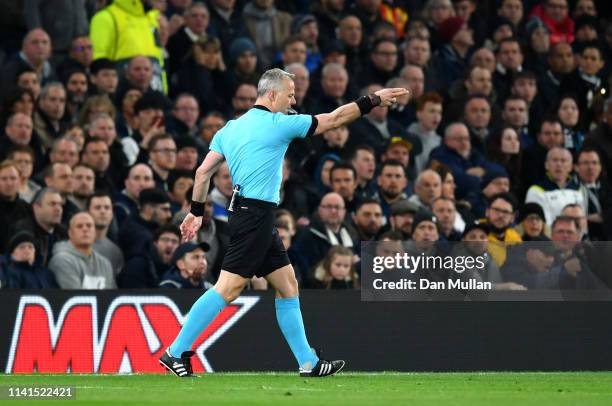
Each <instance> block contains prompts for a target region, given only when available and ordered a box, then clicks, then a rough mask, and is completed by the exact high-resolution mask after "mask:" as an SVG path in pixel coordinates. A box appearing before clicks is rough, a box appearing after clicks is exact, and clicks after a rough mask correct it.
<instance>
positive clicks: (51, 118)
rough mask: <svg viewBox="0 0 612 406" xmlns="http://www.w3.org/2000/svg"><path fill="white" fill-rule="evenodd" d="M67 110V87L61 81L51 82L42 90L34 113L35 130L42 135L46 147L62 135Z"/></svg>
mask: <svg viewBox="0 0 612 406" xmlns="http://www.w3.org/2000/svg"><path fill="white" fill-rule="evenodd" d="M65 112H66V89H64V85H62V84H61V83H59V82H49V83H48V84H46V85H45V86H44V87H43V88H42V90H41V91H40V97H39V98H38V108H37V110H36V112H35V113H34V130H35V131H36V133H38V135H39V136H40V138H41V140H42V143H43V145H44V147H45V148H50V147H51V145H52V144H53V141H54V140H55V139H57V138H59V137H60V136H61V135H62V132H63V130H64V129H65V124H64V123H63V122H62V117H64V113H65Z"/></svg>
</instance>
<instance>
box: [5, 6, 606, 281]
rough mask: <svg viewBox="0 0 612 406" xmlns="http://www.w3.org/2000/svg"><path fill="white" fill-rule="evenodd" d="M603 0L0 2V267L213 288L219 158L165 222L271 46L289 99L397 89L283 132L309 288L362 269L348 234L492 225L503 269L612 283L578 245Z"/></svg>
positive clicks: (601, 66)
mask: <svg viewBox="0 0 612 406" xmlns="http://www.w3.org/2000/svg"><path fill="white" fill-rule="evenodd" d="M606 3H607V2H606V1H603V0H602V1H595V0H576V1H568V0H541V1H537V0H492V1H485V0H452V1H451V0H405V1H403V0H312V1H307V0H294V1H287V0H284V1H283V0H276V1H275V0H251V1H246V0H242V1H241V0H208V1H206V2H200V1H192V0H114V1H109V0H106V1H105V0H46V1H42V0H0V6H2V9H3V13H2V16H1V17H0V44H1V45H0V130H1V131H2V134H1V135H0V254H2V255H0V288H7V287H8V288H53V287H59V288H63V289H110V288H155V287H164V288H200V289H206V288H209V287H210V286H212V284H214V282H215V279H216V277H217V276H218V274H219V272H220V269H221V263H222V258H223V254H224V252H225V249H226V247H227V245H228V243H229V241H228V233H227V220H228V213H227V205H228V201H229V198H230V197H231V194H232V187H233V186H232V179H231V176H230V172H229V169H228V167H227V164H223V165H222V166H221V167H220V168H219V170H218V172H217V173H216V175H215V176H214V179H213V186H214V187H211V189H210V192H209V196H208V199H207V201H206V211H205V215H204V218H203V226H202V229H201V230H200V231H199V233H198V236H197V240H196V241H192V242H182V241H181V234H180V231H179V229H178V225H179V224H180V222H181V221H182V219H183V218H184V216H185V215H186V213H188V212H189V208H190V199H191V191H192V187H193V175H194V171H195V169H196V168H197V166H198V165H199V164H200V163H201V162H202V160H203V158H204V156H205V155H206V153H207V152H208V146H209V144H210V142H211V140H212V138H213V137H214V135H215V133H216V132H217V131H218V130H219V129H220V128H222V127H223V126H224V125H225V123H226V122H227V121H229V120H233V119H236V118H238V117H240V115H242V114H243V113H244V112H246V111H247V110H248V109H250V108H251V107H252V106H253V104H254V103H255V100H256V98H257V82H258V79H259V77H260V75H261V73H262V72H264V71H265V70H267V69H270V68H273V67H279V68H282V69H285V70H286V71H288V72H290V73H292V74H294V75H295V77H294V82H295V99H296V102H297V104H296V105H295V106H293V107H294V109H295V110H296V111H297V112H298V113H301V114H320V113H325V112H329V111H331V110H333V109H335V108H337V107H339V106H341V105H343V104H346V103H348V102H350V101H352V100H355V99H356V98H357V97H359V96H360V95H365V94H370V93H373V92H376V91H377V90H379V89H381V88H383V87H406V88H409V89H410V90H411V93H412V96H411V97H410V98H408V97H406V98H405V99H403V100H398V102H397V103H396V104H395V105H393V106H391V107H377V108H375V109H373V110H372V111H371V112H370V113H369V114H367V115H366V116H364V117H361V118H360V119H358V120H357V121H355V122H354V123H352V124H350V125H349V126H347V127H341V128H338V129H334V130H330V131H328V132H326V133H324V134H323V135H322V136H317V137H311V138H308V139H304V140H296V141H294V142H293V143H292V144H291V145H290V147H289V150H288V151H287V155H286V157H285V160H284V162H283V182H282V186H281V202H280V205H279V209H278V211H277V222H276V227H277V229H278V232H279V234H280V236H281V238H282V240H283V242H284V244H285V247H286V249H287V251H288V253H289V257H290V259H291V261H292V263H293V265H294V268H295V271H296V276H297V278H298V281H299V282H300V284H301V286H302V287H305V288H320V289H336V288H339V289H343V288H348V289H355V288H358V287H359V274H360V255H361V249H360V246H361V243H362V242H363V241H387V242H392V243H394V244H397V250H396V251H397V252H399V251H402V252H410V251H411V250H413V252H414V249H415V248H414V247H415V245H414V244H415V243H419V242H446V241H472V242H480V243H486V246H485V248H484V249H486V250H487V251H488V252H489V253H490V254H491V255H490V258H491V266H494V267H495V269H497V271H495V272H494V271H491V272H488V273H483V274H482V275H480V276H479V277H480V278H482V279H483V280H490V281H492V282H494V283H495V287H496V288H497V289H521V290H522V289H540V288H544V289H559V288H562V289H597V288H602V287H605V286H608V287H612V271H607V270H605V269H600V268H601V267H594V266H593V264H592V263H591V261H588V260H587V258H586V257H585V248H584V247H585V246H586V247H588V246H589V245H588V244H596V242H597V241H607V240H609V239H610V237H612V213H611V212H610V208H611V207H612V194H611V193H612V192H611V188H610V183H609V182H608V178H607V176H606V174H609V173H612V172H611V171H612V98H609V91H610V83H611V82H610V79H611V78H612V70H611V67H612V65H611V64H610V62H611V58H612V24H610V22H612V16H611V15H610V10H609V9H610V8H609V7H606V6H607V4H606ZM253 131H257V129H253ZM551 240H552V241H553V243H554V244H553V245H551V246H549V247H553V248H547V249H542V250H537V249H527V248H525V249H519V248H518V247H520V246H521V245H520V244H521V242H523V241H542V242H546V241H551ZM578 243H581V244H580V245H578ZM585 244H586V245H585ZM510 245H516V247H513V248H514V249H516V251H515V252H514V253H512V252H511V248H508V247H509V246H510ZM417 246H418V244H417ZM526 246H527V245H526ZM536 246H537V245H536ZM429 247H430V248H428V249H432V248H431V247H432V246H429ZM576 247H580V248H579V249H578V248H576ZM586 251H587V252H588V249H587V250H586ZM587 256H588V255H587ZM594 268H598V269H594ZM250 287H251V288H252V289H267V284H266V281H265V280H261V279H258V278H254V279H253V280H252V281H251V283H250Z"/></svg>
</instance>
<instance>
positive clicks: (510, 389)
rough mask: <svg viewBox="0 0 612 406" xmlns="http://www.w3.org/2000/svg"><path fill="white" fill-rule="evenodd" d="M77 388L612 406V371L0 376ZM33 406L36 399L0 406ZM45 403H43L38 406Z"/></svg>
mask: <svg viewBox="0 0 612 406" xmlns="http://www.w3.org/2000/svg"><path fill="white" fill-rule="evenodd" d="M9 385H22V386H23V385H71V386H74V387H76V400H65V401H63V402H59V401H50V403H49V404H58V403H62V404H66V405H73V406H76V405H89V404H97V405H152V404H159V405H162V404H163V405H271V404H283V405H285V404H290V405H312V404H320V405H334V406H335V405H351V406H353V405H411V406H412V405H436V406H437V405H470V406H475V405H493V406H501V405H521V406H525V405H534V406H535V405H537V406H543V405H555V406H560V405H581V406H582V405H611V404H612V372H572V373H557V372H555V373H548V372H539V373H512V372H499V373H488V372H487V373H480V372H472V373H395V372H386V373H385V372H383V373H359V372H345V373H341V374H339V375H338V376H334V377H328V378H322V379H304V378H300V377H298V376H297V374H288V373H214V374H206V375H203V376H201V377H199V378H193V379H178V378H175V377H174V376H170V375H43V374H41V375H0V386H3V387H6V386H9ZM0 403H3V404H10V405H18V404H32V401H31V400H30V401H14V400H11V401H0ZM36 403H39V402H36Z"/></svg>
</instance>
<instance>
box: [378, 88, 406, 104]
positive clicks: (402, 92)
mask: <svg viewBox="0 0 612 406" xmlns="http://www.w3.org/2000/svg"><path fill="white" fill-rule="evenodd" d="M374 94H375V95H376V96H378V97H380V106H391V105H392V104H395V103H397V98H398V97H402V96H408V98H410V96H411V95H412V92H410V90H408V89H404V88H403V87H393V88H389V89H381V90H379V91H378V92H375V93H374Z"/></svg>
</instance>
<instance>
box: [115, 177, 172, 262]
mask: <svg viewBox="0 0 612 406" xmlns="http://www.w3.org/2000/svg"><path fill="white" fill-rule="evenodd" d="M138 203H139V204H138V206H139V211H138V212H137V213H134V214H133V215H132V216H131V217H129V218H127V219H126V220H125V221H124V222H123V223H122V224H121V226H120V227H119V240H118V243H119V247H121V249H122V250H123V256H124V257H125V258H126V259H130V258H131V257H133V256H137V255H143V254H144V252H145V251H146V249H147V248H146V246H147V244H148V243H149V242H151V240H153V234H154V232H155V230H157V229H158V228H159V227H160V226H163V225H164V224H166V223H168V221H170V218H171V217H172V213H171V211H170V199H168V195H166V193H164V192H162V191H161V190H159V189H156V188H150V189H143V190H142V191H141V192H140V194H139V196H138Z"/></svg>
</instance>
